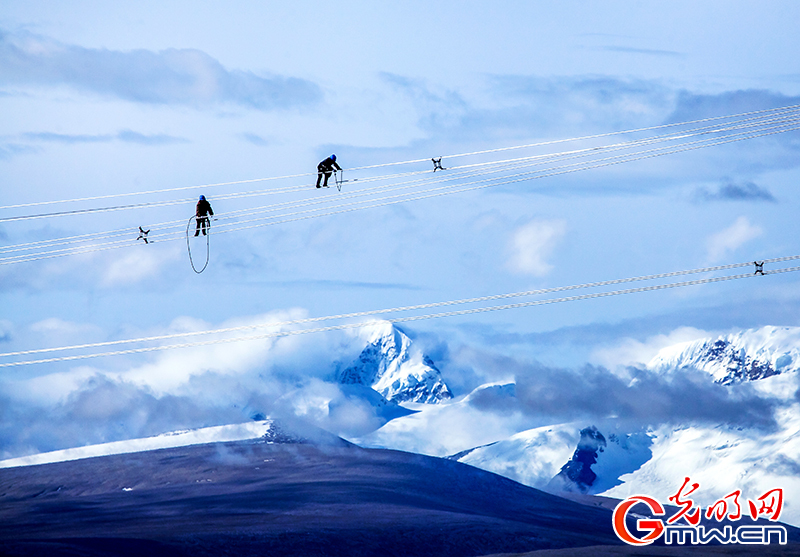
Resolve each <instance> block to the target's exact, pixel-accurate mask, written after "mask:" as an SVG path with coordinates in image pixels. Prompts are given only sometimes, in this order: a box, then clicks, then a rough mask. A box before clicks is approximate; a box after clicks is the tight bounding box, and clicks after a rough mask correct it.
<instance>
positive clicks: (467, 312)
mask: <svg viewBox="0 0 800 557" xmlns="http://www.w3.org/2000/svg"><path fill="white" fill-rule="evenodd" d="M797 271H800V266H797V267H788V268H785V269H776V270H770V271H764V272H763V275H765V276H766V275H773V274H781V273H793V272H797ZM755 276H759V275H754V274H752V273H742V274H738V275H728V276H722V277H711V278H705V279H696V280H690V281H683V282H673V283H668V284H657V285H651V286H641V287H638V288H627V289H623V290H613V291H609V292H594V293H591V294H581V295H576V296H566V297H563V298H549V299H546V300H532V301H528V302H517V303H514V304H505V305H498V306H488V307H480V308H472V309H463V310H454V311H447V312H441V313H431V314H426V315H412V316H407V317H398V318H391V319H383V320H373V321H367V322H360V323H344V324H339V325H330V326H327V327H317V328H311V329H295V330H290V331H277V332H272V333H264V334H260V335H250V336H242V337H232V338H223V339H212V340H204V341H197V342H187V343H182V344H171V345H165V346H149V347H145V348H129V349H126V350H115V351H110V352H101V353H94V354H76V355H72V356H60V357H54V358H45V359H41V360H28V361H23V362H7V363H0V367H18V366H25V365H34V364H44V363H53V362H64V361H74V360H86V359H90V358H100V357H106V356H121V355H129V354H141V353H145V352H158V351H164V350H176V349H180V348H194V347H199V346H210V345H215V344H230V343H234V342H245V341H254V340H265V339H271V338H280V337H288V336H294V335H302V334H310V333H320V332H328V331H339V330H344V329H358V328H363V327H369V326H373V325H377V324H380V323H382V322H387V321H388V322H389V323H407V322H410V321H421V320H427V319H441V318H445V317H454V316H458V315H472V314H477V313H487V312H494V311H505V310H510V309H519V308H524V307H532V306H540V305H549V304H556V303H563V302H575V301H581V300H589V299H593V298H605V297H610V296H621V295H624V294H635V293H638V292H652V291H657V290H666V289H671V288H682V287H687V286H696V285H700V284H710V283H716V282H723V281H730V280H738V279H744V278H752V277H755Z"/></svg>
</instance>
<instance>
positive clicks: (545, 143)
mask: <svg viewBox="0 0 800 557" xmlns="http://www.w3.org/2000/svg"><path fill="white" fill-rule="evenodd" d="M797 109H800V105H789V106H784V107H777V108H770V109H762V110H755V111H749V112H741V113H738V114H731V115H723V116H714V117H708V118H700V119H696V120H689V121H684V122H673V123H669V124H661V125H658V126H648V127H642V128H635V129H629V130H622V131H615V132H606V133H601V134H594V135H586V136H581V137H574V138H567V139H557V140H551V141H541V142H536V143H529V144H524V145H515V146H510V147H500V148H496V149H485V150H482V151H472V152H467V153H456V154H450V155H446V156H445V157H446V158H447V159H453V158H460V157H468V156H476V155H482V154H490V153H498V152H503V151H511V150H519V149H528V148H533V147H543V146H548V145H556V144H561V143H568V142H578V141H587V140H590V139H599V138H603V137H610V136H614V135H626V134H633V133H641V132H645V131H653V130H659V129H667V128H674V127H678V126H688V125H694V124H698V123H704V122H713V121H721V120H730V119H734V118H742V117H744V116H753V115H758V114H770V113H771V114H781V113H789V112H792V111H795V110H797ZM429 160H430V159H429V158H424V159H414V160H406V161H396V162H388V163H381V164H375V165H366V166H358V167H353V168H351V169H350V170H353V171H355V170H367V169H374V168H383V167H389V166H398V165H405V164H415V163H421V162H428V161H429ZM316 174H317V173H316V172H308V173H300V174H291V175H286V176H273V177H266V178H252V179H247V180H235V181H230V182H218V183H209V184H203V185H195V186H180V187H173V188H163V189H153V190H144V191H139V192H124V193H117V194H106V195H97V196H86V197H80V198H73V199H60V200H52V201H38V202H30V203H19V204H15V205H6V206H0V210H6V209H14V208H24V207H35V206H43V205H52V204H61V203H73V202H85V201H96V200H102V199H114V198H119V197H130V196H141V195H150V194H157V193H168V192H175V191H186V190H195V189H199V188H212V187H220V186H229V185H238V184H247V183H257V182H265V181H272V180H284V179H293V178H300V177H309V176H316ZM297 187H300V188H302V187H304V186H297ZM176 203H177V201H176ZM139 206H146V204H132V205H125V206H120V207H119V208H131V207H139ZM109 210H118V209H117V208H116V207H115V208H109ZM88 211H92V210H91V209H87V210H83V212H88ZM60 214H69V212H56V213H51V214H50V215H60ZM12 218H13V219H22V218H37V217H35V216H28V217H12ZM3 220H8V219H0V221H3Z"/></svg>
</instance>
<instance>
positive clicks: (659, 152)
mask: <svg viewBox="0 0 800 557" xmlns="http://www.w3.org/2000/svg"><path fill="white" fill-rule="evenodd" d="M788 124H792V126H788ZM794 124H797V122H795V121H794V120H792V121H790V122H782V123H780V124H778V125H775V126H772V127H771V128H767V129H770V130H772V131H769V132H763V133H752V132H753V131H759V130H751V131H749V132H741V133H738V134H730V135H729V136H728V138H725V139H722V140H720V139H716V138H708V139H705V140H700V141H696V142H692V143H689V144H683V145H678V146H672V147H662V148H657V149H650V150H647V151H643V152H642V153H646V154H642V153H629V154H625V155H617V156H615V157H607V158H606V159H600V161H604V162H598V161H593V162H592V163H591V164H589V163H579V164H572V165H564V166H562V167H555V169H546V170H542V171H535V172H527V173H522V174H517V175H515V176H514V177H513V178H511V179H509V178H508V177H504V178H503V179H500V178H495V179H488V180H482V181H478V182H471V183H467V184H463V183H462V184H456V185H452V186H445V187H442V188H436V190H449V191H437V193H432V194H425V195H416V197H408V196H406V197H402V196H398V195H395V196H391V197H393V198H394V199H392V200H391V201H385V199H388V197H384V198H380V199H378V200H367V201H358V202H354V203H350V204H339V205H338V206H337V205H334V206H333V207H346V208H341V209H339V210H336V211H328V212H325V213H316V214H305V215H303V216H300V217H295V218H284V219H283V220H279V221H272V222H262V223H260V224H254V225H249V226H239V227H237V228H230V229H228V230H222V231H220V232H219V233H226V232H233V231H240V230H248V229H252V228H257V227H262V226H270V225H274V224H284V223H288V222H295V221H299V220H305V219H308V218H318V217H322V216H330V215H334V214H341V213H346V212H351V211H354V210H360V209H367V208H375V207H381V206H386V205H392V204H396V203H401V202H407V201H414V200H420V199H428V198H432V197H438V196H441V195H450V194H454V193H462V192H466V191H473V190H477V189H483V188H487V187H495V186H499V185H506V184H511V183H516V182H520V181H527V180H533V179H540V178H545V177H551V176H557V175H561V174H567V173H572V172H577V171H582V170H590V169H596V168H602V167H606V166H612V165H616V164H621V163H623V162H633V161H637V160H643V159H646V158H652V157H656V156H663V155H667V154H674V153H678V152H684V151H690V150H694V149H699V148H705V147H711V146H716V145H722V144H726V143H733V142H737V141H744V140H747V139H753V138H756V137H765V136H768V135H774V134H777V133H785V132H787V131H793V130H797V129H800V126H798V125H794ZM731 136H733V137H734V138H733V139H730V137H731ZM536 173H538V175H536V176H534V175H533V174H536ZM487 182H491V183H487ZM475 183H479V184H480V185H477V186H474V185H472V186H470V187H464V186H467V185H470V184H475ZM354 195H355V194H354ZM375 201H381V202H380V203H376V202H375ZM364 203H371V205H367V206H360V207H354V206H355V205H359V204H364ZM300 213H313V210H312V211H302V212H295V213H289V215H292V214H295V215H296V214H300ZM282 216H287V215H279V216H278V217H269V218H280V217H282ZM255 220H256V221H259V220H263V219H255ZM251 222H252V221H251ZM239 224H241V223H239ZM222 226H226V225H222ZM166 241H169V239H167V240H166ZM128 246H130V243H129V242H127V241H120V242H119V245H116V246H87V247H79V248H73V249H66V250H57V251H60V253H53V254H51V255H39V256H27V255H26V256H17V257H14V258H0V265H5V264H10V263H18V262H28V261H37V260H41V259H49V258H51V257H60V256H63V255H71V254H82V253H92V252H96V251H104V250H106V249H115V248H118V247H128Z"/></svg>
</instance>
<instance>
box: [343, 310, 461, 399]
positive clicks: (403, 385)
mask: <svg viewBox="0 0 800 557" xmlns="http://www.w3.org/2000/svg"><path fill="white" fill-rule="evenodd" d="M336 379H337V381H338V382H339V383H342V384H345V385H365V386H367V387H371V388H373V389H374V390H376V391H377V392H379V393H380V394H381V395H383V397H384V398H386V399H387V400H390V401H394V402H398V403H399V402H421V403H427V404H434V403H438V402H441V401H443V400H448V399H451V398H453V394H452V393H451V392H450V389H448V387H447V385H446V384H445V382H444V380H443V379H442V375H441V373H440V372H439V370H438V369H436V365H435V364H434V363H433V361H432V360H431V359H430V358H429V357H428V356H426V355H425V354H423V353H422V352H421V351H420V350H419V349H416V348H413V347H412V343H411V339H410V338H408V336H407V335H406V334H405V333H404V332H403V331H401V330H400V329H398V328H397V327H395V326H394V325H392V324H391V323H390V322H388V321H386V322H383V323H381V324H379V325H376V326H375V327H373V328H372V329H371V330H370V332H369V337H368V340H367V346H366V347H365V348H364V350H362V352H361V354H360V355H359V357H358V359H357V360H356V361H355V362H353V364H352V365H350V366H349V367H347V368H345V369H344V370H342V371H340V372H339V373H338V374H337V378H336Z"/></svg>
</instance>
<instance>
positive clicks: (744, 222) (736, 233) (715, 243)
mask: <svg viewBox="0 0 800 557" xmlns="http://www.w3.org/2000/svg"><path fill="white" fill-rule="evenodd" d="M763 232H764V231H763V230H762V229H761V227H760V226H755V225H753V224H750V221H749V220H748V219H747V217H739V218H738V219H736V222H734V223H733V224H732V225H731V226H729V227H728V228H726V229H725V230H720V231H719V232H717V233H716V234H714V235H712V236H711V237H709V238H708V240H707V241H706V246H707V248H708V259H709V261H719V260H720V259H722V258H724V257H725V256H726V255H728V254H729V253H731V252H734V251H736V250H737V249H739V248H740V247H741V246H742V245H744V244H745V243H746V242H748V241H750V240H752V239H753V238H757V237H758V236H760V235H761V234H763Z"/></svg>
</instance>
